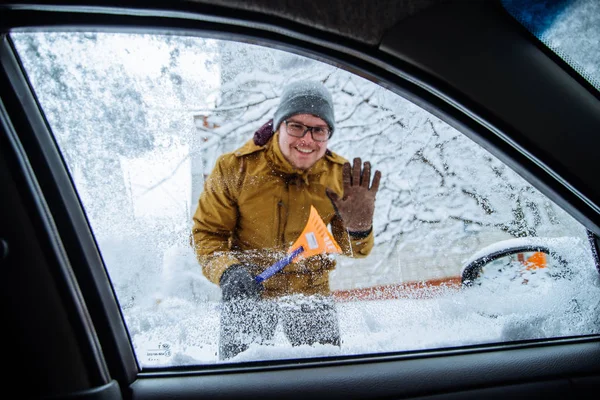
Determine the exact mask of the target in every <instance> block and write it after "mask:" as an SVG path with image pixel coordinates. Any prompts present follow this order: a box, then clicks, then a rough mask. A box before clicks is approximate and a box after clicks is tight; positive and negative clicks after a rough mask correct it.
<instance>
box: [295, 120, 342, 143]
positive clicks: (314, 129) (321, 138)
mask: <svg viewBox="0 0 600 400" xmlns="http://www.w3.org/2000/svg"><path fill="white" fill-rule="evenodd" d="M283 122H284V123H285V128H286V131H287V133H288V135H290V136H293V137H298V138H301V137H304V135H306V132H308V131H310V136H311V137H312V138H313V140H314V141H315V142H326V141H327V139H329V138H330V137H331V134H332V133H333V132H332V131H331V130H330V129H329V128H328V127H326V126H306V125H304V124H301V123H299V122H294V121H287V120H286V121H283Z"/></svg>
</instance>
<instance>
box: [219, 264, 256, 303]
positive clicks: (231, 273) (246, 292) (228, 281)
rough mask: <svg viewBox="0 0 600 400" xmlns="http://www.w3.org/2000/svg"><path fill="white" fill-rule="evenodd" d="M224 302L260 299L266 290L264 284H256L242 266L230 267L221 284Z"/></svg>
mask: <svg viewBox="0 0 600 400" xmlns="http://www.w3.org/2000/svg"><path fill="white" fill-rule="evenodd" d="M219 285H220V286H221V293H222V297H223V300H224V301H229V300H234V299H259V298H260V294H261V292H262V291H263V290H264V287H263V285H262V284H260V283H258V282H256V281H255V280H254V277H253V276H252V275H251V274H250V272H249V271H248V269H247V268H246V267H245V266H244V265H242V264H233V265H231V266H230V267H228V268H227V269H226V270H225V272H223V275H221V280H220V282H219Z"/></svg>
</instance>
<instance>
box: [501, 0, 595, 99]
mask: <svg viewBox="0 0 600 400" xmlns="http://www.w3.org/2000/svg"><path fill="white" fill-rule="evenodd" d="M502 4H503V6H504V7H505V9H506V10H507V11H508V12H509V13H510V14H511V15H512V16H513V17H514V18H515V19H516V20H517V21H519V22H520V23H521V24H522V25H523V26H524V27H525V28H527V30H529V31H530V32H531V33H533V34H534V35H535V36H536V37H537V38H538V39H539V40H540V41H541V42H542V43H544V45H546V46H547V47H548V48H549V49H550V50H552V51H553V52H555V53H556V54H557V55H558V56H560V57H561V58H562V59H563V60H565V61H566V62H567V63H568V64H569V65H571V67H573V69H574V70H575V71H577V72H578V73H579V74H580V75H581V76H582V77H584V78H585V79H586V80H587V81H588V82H590V83H591V84H592V85H593V86H594V87H595V88H596V89H597V90H600V51H598V49H599V48H600V2H598V1H596V0H502Z"/></svg>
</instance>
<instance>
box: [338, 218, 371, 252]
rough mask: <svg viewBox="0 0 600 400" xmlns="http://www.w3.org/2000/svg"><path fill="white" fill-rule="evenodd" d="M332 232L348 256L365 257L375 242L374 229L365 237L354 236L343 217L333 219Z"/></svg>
mask: <svg viewBox="0 0 600 400" xmlns="http://www.w3.org/2000/svg"><path fill="white" fill-rule="evenodd" d="M331 232H332V233H333V237H334V238H335V240H336V241H337V242H338V244H339V245H340V248H341V249H342V254H344V255H345V256H348V257H354V258H363V257H366V256H368V255H369V253H371V250H372V249H373V245H374V243H375V235H374V234H373V230H372V229H371V231H370V232H369V234H368V235H367V236H365V237H353V236H352V235H351V234H350V233H348V231H347V230H346V228H345V227H344V223H343V222H342V219H341V218H339V217H338V216H335V217H334V218H333V219H332V220H331Z"/></svg>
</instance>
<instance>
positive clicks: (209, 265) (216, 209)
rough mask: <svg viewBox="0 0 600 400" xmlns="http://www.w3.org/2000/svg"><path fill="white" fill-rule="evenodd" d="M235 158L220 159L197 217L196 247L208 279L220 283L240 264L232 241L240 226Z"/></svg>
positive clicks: (195, 230) (194, 226)
mask: <svg viewBox="0 0 600 400" xmlns="http://www.w3.org/2000/svg"><path fill="white" fill-rule="evenodd" d="M231 157H235V156H233V155H223V156H221V157H219V159H218V160H217V163H216V165H215V168H214V169H213V171H212V172H211V174H210V176H209V177H208V178H207V179H206V181H205V183H204V190H203V191H202V194H201V195H200V199H199V201H198V208H197V209H196V212H195V213H194V216H193V227H192V237H191V241H192V245H193V247H194V251H195V253H196V258H197V259H198V262H199V263H200V265H201V266H202V272H203V274H204V276H206V277H207V278H208V280H210V281H211V282H213V283H216V284H217V285H218V284H219V281H220V279H221V275H222V274H223V272H224V271H225V269H227V267H229V266H230V265H232V264H236V263H238V262H239V261H238V259H237V258H236V256H235V253H234V252H232V251H231V250H230V238H231V235H232V233H233V231H234V229H235V226H236V223H237V215H238V209H237V203H236V193H235V192H236V190H235V188H236V180H237V179H238V176H237V174H236V173H235V172H237V171H236V168H235V166H234V165H232V164H235V163H234V162H232V161H233V159H232V158H231Z"/></svg>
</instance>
